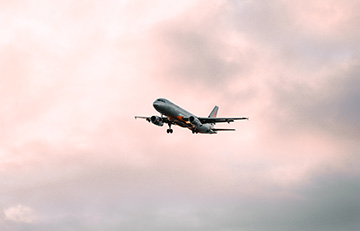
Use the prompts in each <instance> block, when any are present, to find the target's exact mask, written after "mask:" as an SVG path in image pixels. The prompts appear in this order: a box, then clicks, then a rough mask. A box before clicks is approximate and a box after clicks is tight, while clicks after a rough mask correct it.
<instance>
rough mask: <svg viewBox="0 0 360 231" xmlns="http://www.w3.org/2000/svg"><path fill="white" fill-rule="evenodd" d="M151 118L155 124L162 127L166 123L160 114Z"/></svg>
mask: <svg viewBox="0 0 360 231" xmlns="http://www.w3.org/2000/svg"><path fill="white" fill-rule="evenodd" d="M150 120H151V123H153V124H155V125H157V126H160V127H161V126H163V125H164V122H163V120H162V119H161V117H159V116H151V118H150Z"/></svg>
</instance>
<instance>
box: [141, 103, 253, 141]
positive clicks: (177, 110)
mask: <svg viewBox="0 0 360 231" xmlns="http://www.w3.org/2000/svg"><path fill="white" fill-rule="evenodd" d="M153 106H154V108H155V109H156V110H157V111H158V112H159V113H160V114H161V116H155V115H153V116H150V117H147V116H135V119H145V120H147V121H148V122H149V123H150V122H151V123H153V124H155V125H157V126H160V127H161V126H163V125H164V124H168V125H169V128H168V129H167V130H166V132H167V133H168V134H169V133H173V129H172V128H171V125H178V126H180V127H183V128H188V129H190V130H191V131H192V133H193V134H195V133H196V134H197V133H205V134H216V133H217V132H218V131H235V129H227V128H214V125H215V124H216V123H224V122H227V123H230V122H234V121H235V120H248V119H249V118H248V117H240V118H232V117H230V118H219V117H216V116H217V113H218V110H219V107H218V106H215V107H214V109H213V110H212V111H211V113H210V115H209V116H208V117H198V116H195V115H194V114H191V113H190V112H188V111H186V110H184V109H183V108H181V107H179V106H177V105H176V104H174V103H172V102H170V101H169V100H167V99H164V98H159V99H157V100H155V101H154V103H153Z"/></svg>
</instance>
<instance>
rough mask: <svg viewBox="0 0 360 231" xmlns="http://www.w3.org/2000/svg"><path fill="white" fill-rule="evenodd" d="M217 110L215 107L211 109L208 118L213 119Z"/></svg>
mask: <svg viewBox="0 0 360 231" xmlns="http://www.w3.org/2000/svg"><path fill="white" fill-rule="evenodd" d="M218 110H219V107H218V106H215V107H214V109H212V111H211V112H210V115H209V117H210V118H215V117H216V116H217V113H218Z"/></svg>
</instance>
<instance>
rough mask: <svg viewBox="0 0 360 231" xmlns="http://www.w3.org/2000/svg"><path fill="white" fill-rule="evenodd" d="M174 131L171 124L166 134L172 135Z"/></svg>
mask: <svg viewBox="0 0 360 231" xmlns="http://www.w3.org/2000/svg"><path fill="white" fill-rule="evenodd" d="M173 131H174V130H172V129H171V123H169V129H167V130H166V133H168V134H172V133H173Z"/></svg>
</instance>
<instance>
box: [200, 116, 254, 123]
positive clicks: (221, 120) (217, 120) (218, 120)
mask: <svg viewBox="0 0 360 231" xmlns="http://www.w3.org/2000/svg"><path fill="white" fill-rule="evenodd" d="M198 118H199V120H200V122H201V123H203V124H210V123H211V124H216V123H230V122H234V121H235V120H248V119H249V118H248V117H240V118H239V117H238V118H218V117H198Z"/></svg>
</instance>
